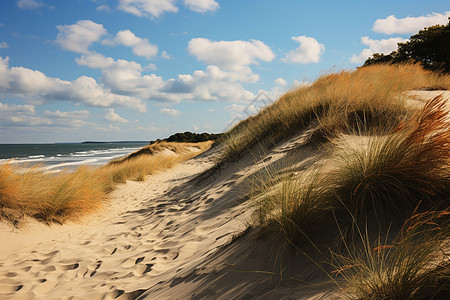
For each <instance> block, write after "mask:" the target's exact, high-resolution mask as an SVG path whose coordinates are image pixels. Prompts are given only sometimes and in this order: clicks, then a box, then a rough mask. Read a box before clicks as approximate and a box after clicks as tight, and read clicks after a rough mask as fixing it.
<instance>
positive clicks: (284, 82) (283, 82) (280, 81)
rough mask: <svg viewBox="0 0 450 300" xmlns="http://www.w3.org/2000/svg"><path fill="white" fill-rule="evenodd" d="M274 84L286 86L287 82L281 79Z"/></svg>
mask: <svg viewBox="0 0 450 300" xmlns="http://www.w3.org/2000/svg"><path fill="white" fill-rule="evenodd" d="M274 83H275V84H276V85H279V86H284V85H286V83H287V82H286V80H284V79H283V78H281V77H279V78H277V79H275V80H274Z"/></svg>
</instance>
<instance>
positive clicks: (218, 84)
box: [77, 53, 257, 102]
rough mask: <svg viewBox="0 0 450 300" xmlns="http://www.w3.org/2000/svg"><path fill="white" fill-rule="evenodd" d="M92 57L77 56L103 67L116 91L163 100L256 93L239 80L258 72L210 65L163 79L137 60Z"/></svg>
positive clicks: (82, 61)
mask: <svg viewBox="0 0 450 300" xmlns="http://www.w3.org/2000/svg"><path fill="white" fill-rule="evenodd" d="M92 55H93V57H92V58H91V57H90V56H89V55H83V56H82V57H81V58H79V59H77V63H78V64H80V65H86V66H88V67H91V68H100V69H101V70H102V77H101V82H102V83H103V84H104V85H105V86H107V87H109V88H110V89H111V91H112V92H113V93H116V94H120V95H127V96H131V97H137V98H140V99H149V100H154V101H161V102H180V101H182V100H193V101H242V102H247V101H250V100H252V99H253V98H254V97H255V96H254V94H253V93H251V92H249V91H247V90H246V89H244V88H243V87H242V85H241V84H240V83H239V82H248V81H249V80H251V82H253V81H254V80H255V78H257V76H256V75H251V76H249V75H245V74H240V73H238V72H229V71H223V70H221V69H220V68H219V67H217V66H207V67H206V69H205V70H204V71H202V70H197V71H194V72H193V73H192V74H180V75H178V76H177V77H175V78H170V79H168V80H163V78H162V77H160V76H157V75H155V74H150V75H144V74H143V72H144V71H145V68H144V67H142V66H141V65H140V64H138V63H136V62H134V61H126V60H120V59H119V60H113V59H112V58H109V57H104V56H103V55H101V54H98V53H94V54H92Z"/></svg>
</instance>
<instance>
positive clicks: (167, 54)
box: [161, 50, 173, 59]
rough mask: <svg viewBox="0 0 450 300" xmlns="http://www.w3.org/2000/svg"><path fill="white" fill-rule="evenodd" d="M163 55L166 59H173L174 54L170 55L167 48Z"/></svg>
mask: <svg viewBox="0 0 450 300" xmlns="http://www.w3.org/2000/svg"><path fill="white" fill-rule="evenodd" d="M161 57H162V58H164V59H172V58H173V57H172V55H170V54H169V53H167V52H166V51H165V50H164V51H163V52H162V53H161Z"/></svg>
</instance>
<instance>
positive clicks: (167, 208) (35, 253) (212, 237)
mask: <svg viewBox="0 0 450 300" xmlns="http://www.w3.org/2000/svg"><path fill="white" fill-rule="evenodd" d="M212 163H213V162H212V159H211V158H210V157H203V158H198V159H194V160H191V161H188V162H185V163H183V164H180V165H178V166H176V167H174V168H173V169H171V170H168V171H165V172H162V173H159V174H156V175H152V176H149V177H148V178H147V179H146V181H145V182H143V183H142V182H141V183H138V182H127V184H125V185H122V186H120V187H119V188H118V189H117V190H116V191H115V192H113V194H112V201H111V205H110V206H109V207H107V208H106V209H104V210H102V211H101V212H100V214H99V215H96V216H93V217H91V218H89V219H88V220H86V221H85V222H84V224H81V225H80V224H72V225H64V226H52V227H46V226H44V225H41V224H38V223H33V222H32V223H31V224H29V226H27V227H26V228H25V229H24V230H21V231H18V230H12V229H11V227H8V226H6V225H4V224H2V225H1V227H0V240H1V241H2V244H1V246H0V255H1V256H2V260H1V262H0V298H1V299H35V298H36V299H112V298H116V297H118V296H119V298H123V299H126V298H134V297H136V296H138V295H139V294H141V293H142V292H143V291H144V290H145V289H148V288H149V287H151V286H152V285H153V284H155V283H156V282H154V281H155V280H157V281H160V280H161V279H163V278H169V277H173V276H174V274H176V273H177V272H179V271H181V270H182V269H183V268H184V267H186V265H187V264H192V263H195V261H196V260H198V259H199V258H201V257H203V256H204V255H206V254H208V253H209V252H212V251H214V250H216V248H217V247H218V246H219V245H221V244H223V243H224V242H226V241H228V240H229V237H230V236H231V235H232V234H234V233H236V232H237V231H238V230H239V227H242V226H243V223H242V222H238V221H235V220H234V219H233V211H227V212H226V214H219V215H215V216H214V217H212V218H209V217H207V218H205V216H204V211H205V210H206V209H208V203H209V202H210V201H211V200H212V199H213V198H209V196H211V195H201V194H199V193H198V191H196V190H195V189H194V188H192V190H191V191H189V189H186V188H184V190H183V191H178V194H177V195H178V196H179V195H180V193H181V194H183V195H185V196H189V197H185V198H184V199H180V198H179V197H174V196H175V195H172V196H168V195H167V194H166V193H167V191H169V190H170V189H171V188H173V187H175V186H179V185H181V184H183V183H185V182H186V181H187V180H188V179H189V178H192V175H195V174H198V173H200V172H201V171H203V170H205V169H207V168H208V167H210V166H212ZM196 193H197V194H196ZM211 193H212V194H213V193H214V191H212V192H211ZM176 198H177V199H176ZM174 199H176V200H174ZM225 225H226V226H225Z"/></svg>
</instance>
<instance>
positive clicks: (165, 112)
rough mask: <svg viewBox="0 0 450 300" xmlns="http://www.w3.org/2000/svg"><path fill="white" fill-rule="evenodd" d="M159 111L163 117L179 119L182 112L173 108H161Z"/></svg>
mask: <svg viewBox="0 0 450 300" xmlns="http://www.w3.org/2000/svg"><path fill="white" fill-rule="evenodd" d="M159 111H160V112H161V113H162V114H163V115H166V116H171V117H178V116H180V115H181V111H179V110H176V109H173V108H161V109H160V110H159Z"/></svg>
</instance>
